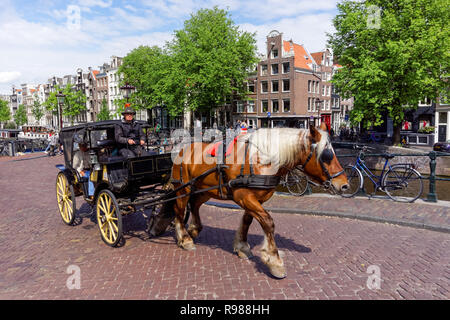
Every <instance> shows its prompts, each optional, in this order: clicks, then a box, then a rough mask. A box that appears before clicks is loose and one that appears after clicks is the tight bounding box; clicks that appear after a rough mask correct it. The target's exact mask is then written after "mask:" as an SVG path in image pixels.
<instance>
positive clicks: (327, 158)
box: [301, 143, 344, 188]
mask: <svg viewBox="0 0 450 320" xmlns="http://www.w3.org/2000/svg"><path fill="white" fill-rule="evenodd" d="M314 151H315V152H316V156H317V144H316V143H313V144H311V152H310V153H309V156H308V158H306V161H305V163H303V165H302V166H301V169H302V170H303V169H304V168H305V167H306V164H307V163H308V162H309V160H311V158H312V155H313V152H314ZM333 158H334V152H333V151H332V150H331V149H328V148H327V149H325V150H323V151H322V154H321V155H320V157H319V163H320V166H321V167H322V170H323V172H324V173H325V176H326V177H327V180H326V181H325V182H324V183H323V184H324V186H325V188H329V187H331V180H333V179H334V178H336V177H338V176H340V175H341V174H343V173H344V170H341V171H339V172H337V173H335V174H333V175H331V174H330V172H329V171H328V169H327V168H326V167H325V164H324V163H326V164H328V165H329V164H330V163H331V161H332V160H333Z"/></svg>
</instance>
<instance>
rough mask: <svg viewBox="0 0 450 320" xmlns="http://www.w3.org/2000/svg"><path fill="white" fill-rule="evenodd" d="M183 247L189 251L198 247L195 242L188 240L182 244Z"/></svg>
mask: <svg viewBox="0 0 450 320" xmlns="http://www.w3.org/2000/svg"><path fill="white" fill-rule="evenodd" d="M181 248H183V249H184V250H187V251H193V250H196V249H197V248H196V247H195V244H193V243H192V242H188V243H185V244H182V245H181Z"/></svg>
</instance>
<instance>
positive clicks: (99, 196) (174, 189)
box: [56, 121, 348, 278]
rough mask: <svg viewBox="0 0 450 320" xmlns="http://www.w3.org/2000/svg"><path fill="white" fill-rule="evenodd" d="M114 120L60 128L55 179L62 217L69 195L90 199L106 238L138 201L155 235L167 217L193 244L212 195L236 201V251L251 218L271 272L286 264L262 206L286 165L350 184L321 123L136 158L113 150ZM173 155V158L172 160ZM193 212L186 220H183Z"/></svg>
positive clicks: (183, 241) (280, 274) (181, 238)
mask: <svg viewBox="0 0 450 320" xmlns="http://www.w3.org/2000/svg"><path fill="white" fill-rule="evenodd" d="M116 123H117V121H116V122H114V121H108V122H99V123H94V124H86V125H80V126H76V127H71V128H65V129H63V130H62V131H61V133H60V138H61V140H62V143H63V146H64V157H65V162H66V163H65V166H61V167H60V170H61V171H60V172H59V173H58V177H57V182H56V192H57V200H58V205H59V209H60V213H61V216H62V219H63V221H64V222H65V223H66V224H72V223H73V221H74V214H75V211H76V205H75V198H76V197H77V196H79V195H85V200H86V201H87V202H88V203H90V204H92V205H93V206H95V213H96V218H97V219H96V220H97V223H98V226H99V229H100V233H101V236H102V239H103V241H104V242H106V243H107V244H108V245H110V246H116V245H117V244H118V243H119V242H120V240H121V239H122V217H121V215H122V214H127V213H129V212H133V211H134V210H135V208H136V207H138V206H142V207H144V208H149V209H151V210H152V214H151V215H150V219H149V224H148V229H147V230H148V232H149V233H150V234H151V235H159V234H161V233H162V232H164V231H165V230H166V228H167V226H168V225H169V224H170V223H171V222H172V221H173V224H174V227H175V236H176V238H177V243H178V245H179V246H180V247H181V248H183V249H186V250H192V249H195V245H194V241H193V240H194V239H195V238H196V237H197V236H198V235H199V233H200V232H201V230H202V223H201V220H200V215H199V209H200V206H201V205H202V204H204V203H205V202H206V201H207V200H208V199H210V198H216V199H228V200H233V201H235V202H236V203H237V204H238V205H240V206H241V207H242V208H243V209H244V214H243V217H242V220H241V224H240V227H239V228H238V230H237V232H236V236H235V239H234V242H233V250H234V251H235V252H236V253H237V254H238V256H239V257H241V258H248V257H250V256H251V255H252V253H251V250H250V246H249V245H248V243H247V233H248V230H249V227H250V224H251V223H252V221H253V219H256V220H257V221H258V222H259V223H260V225H261V227H262V229H263V231H264V234H265V240H264V244H263V246H262V249H261V253H262V254H261V258H262V260H263V262H264V263H266V264H267V266H268V267H269V269H270V273H271V274H272V275H273V276H275V277H277V278H284V277H285V276H286V271H285V268H284V263H283V259H282V258H281V257H280V255H279V252H278V249H277V246H276V244H275V237H274V223H273V220H272V218H271V216H270V214H269V213H268V212H267V211H266V210H265V209H264V208H263V207H262V204H263V203H264V202H265V201H267V200H269V199H270V198H271V197H272V195H273V194H274V192H275V188H276V187H277V185H278V183H279V182H280V178H281V177H282V176H283V175H285V174H286V173H287V172H289V170H292V169H293V168H296V167H300V168H301V169H302V170H303V171H304V172H305V174H307V175H308V176H310V178H311V179H312V180H313V181H316V182H317V183H320V184H322V185H324V186H325V187H327V188H329V189H332V190H334V191H335V192H342V191H344V190H345V189H346V188H348V181H347V178H346V176H345V173H344V170H343V169H342V167H341V166H340V164H339V161H338V160H337V158H336V157H335V154H334V151H333V148H332V146H331V141H330V139H329V137H328V133H327V132H326V128H320V129H316V128H314V127H313V126H311V127H310V128H309V129H291V128H278V129H259V130H257V131H255V132H254V133H251V134H241V135H239V136H237V137H232V139H227V142H226V143H225V139H222V141H219V142H214V143H205V142H203V141H199V140H197V141H196V140H195V139H194V141H193V142H192V141H191V142H189V143H186V142H185V143H184V144H183V145H182V148H179V149H177V150H179V151H177V152H174V153H173V154H171V153H162V154H156V155H151V156H143V157H135V158H128V159H124V158H118V157H117V156H116V155H115V154H114V148H115V142H114V139H113V137H114V125H115V124H116ZM79 136H81V137H82V138H83V139H85V140H86V141H87V142H88V145H89V150H90V159H91V173H90V179H91V181H92V182H93V183H94V185H95V193H94V197H93V198H92V199H91V198H88V197H86V194H87V188H88V186H87V181H86V179H83V178H82V177H80V175H79V174H78V173H77V171H76V170H74V169H73V167H72V161H73V151H74V150H75V148H76V144H77V139H78V137H79ZM172 159H173V161H172ZM189 214H190V215H191V221H190V224H189V227H188V228H186V227H185V224H186V221H187V218H188V217H189Z"/></svg>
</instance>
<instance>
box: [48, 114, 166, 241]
mask: <svg viewBox="0 0 450 320" xmlns="http://www.w3.org/2000/svg"><path fill="white" fill-rule="evenodd" d="M119 123H120V121H114V120H112V121H102V122H95V123H87V124H82V125H77V126H73V127H67V128H63V129H62V130H61V132H60V140H61V143H62V145H63V150H64V160H65V164H64V165H58V166H57V167H58V169H59V170H60V172H59V173H58V175H57V179H56V198H57V202H58V207H59V211H60V214H61V217H62V220H63V221H64V223H66V224H68V225H73V224H74V220H75V218H76V210H77V207H76V198H77V197H78V196H83V197H84V200H85V201H86V202H87V203H88V204H90V205H91V206H92V207H93V209H94V211H93V213H95V216H96V221H97V224H98V226H99V229H100V234H101V237H102V239H103V241H104V242H105V243H106V244H108V245H110V246H117V245H118V244H119V243H120V241H121V240H122V235H123V231H122V215H126V214H130V213H133V212H135V211H136V210H137V209H152V212H156V211H160V209H162V208H164V203H162V202H161V201H155V199H156V200H161V199H162V198H163V197H164V196H165V195H167V194H168V190H167V188H165V185H166V183H167V182H168V180H169V177H170V171H171V168H172V160H171V155H170V153H157V154H154V155H147V156H139V157H134V158H124V157H122V156H119V155H118V154H117V143H116V142H115V140H114V133H115V128H116V125H118V124H119ZM147 142H148V141H147ZM81 143H83V144H86V145H87V148H88V151H87V152H88V153H89V160H90V161H89V164H90V168H87V169H89V171H90V175H89V178H87V177H84V176H81V174H80V173H79V172H78V171H77V170H76V169H75V168H74V166H73V161H74V155H75V153H76V152H77V151H78V150H79V144H81ZM147 148H150V146H149V145H148V144H147ZM89 181H91V182H92V183H93V185H94V189H95V191H94V194H93V196H89V193H88V188H89ZM158 213H160V212H158Z"/></svg>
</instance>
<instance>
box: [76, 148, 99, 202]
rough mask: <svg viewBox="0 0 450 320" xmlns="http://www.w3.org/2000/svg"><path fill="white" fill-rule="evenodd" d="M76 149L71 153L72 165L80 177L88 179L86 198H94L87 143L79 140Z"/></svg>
mask: <svg viewBox="0 0 450 320" xmlns="http://www.w3.org/2000/svg"><path fill="white" fill-rule="evenodd" d="M78 148H79V149H78V151H77V152H75V154H74V155H73V162H72V167H73V168H74V169H75V170H77V172H78V173H79V174H80V176H81V177H84V178H87V179H88V198H89V199H91V200H92V199H93V198H94V191H95V189H94V183H93V182H92V181H91V179H90V175H91V164H90V159H89V153H88V152H87V151H88V146H87V143H86V142H84V141H81V142H79V143H78Z"/></svg>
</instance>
